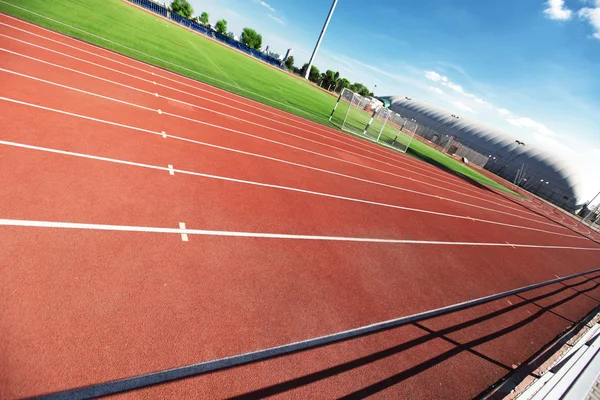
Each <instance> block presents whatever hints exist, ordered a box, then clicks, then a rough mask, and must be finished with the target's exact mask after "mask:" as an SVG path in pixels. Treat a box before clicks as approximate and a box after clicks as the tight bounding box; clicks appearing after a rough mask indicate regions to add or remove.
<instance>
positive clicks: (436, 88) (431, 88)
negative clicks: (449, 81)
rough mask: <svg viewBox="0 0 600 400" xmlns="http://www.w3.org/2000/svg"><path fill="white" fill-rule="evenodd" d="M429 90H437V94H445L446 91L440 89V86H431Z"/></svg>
mask: <svg viewBox="0 0 600 400" xmlns="http://www.w3.org/2000/svg"><path fill="white" fill-rule="evenodd" d="M429 90H431V91H432V92H435V93H437V94H444V91H443V90H442V89H440V88H439V87H434V86H430V87H429Z"/></svg>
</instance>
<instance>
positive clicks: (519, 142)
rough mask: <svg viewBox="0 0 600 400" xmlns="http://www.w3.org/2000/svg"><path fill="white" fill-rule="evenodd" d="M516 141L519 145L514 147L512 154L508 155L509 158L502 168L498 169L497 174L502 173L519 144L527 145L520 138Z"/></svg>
mask: <svg viewBox="0 0 600 400" xmlns="http://www.w3.org/2000/svg"><path fill="white" fill-rule="evenodd" d="M515 143H516V144H517V146H516V147H515V148H514V149H513V151H511V152H510V154H509V155H508V158H507V159H506V162H505V163H504V165H503V166H502V168H500V169H499V170H498V173H497V175H500V173H501V172H502V171H503V170H504V168H505V167H506V166H507V165H508V162H509V161H510V159H511V157H512V155H513V154H514V152H515V150H517V149H518V148H519V146H523V147H525V143H524V142H521V141H520V140H515Z"/></svg>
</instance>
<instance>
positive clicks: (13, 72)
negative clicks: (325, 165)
mask: <svg viewBox="0 0 600 400" xmlns="http://www.w3.org/2000/svg"><path fill="white" fill-rule="evenodd" d="M0 36H1V35H0ZM0 71H4V72H6V73H11V74H15V75H18V76H22V77H24V78H28V79H32V80H36V81H39V82H43V83H46V84H50V85H54V86H58V87H61V88H65V89H68V90H73V91H76V92H80V93H84V94H87V95H90V96H95V97H99V98H102V99H106V100H110V101H114V102H117V103H121V104H126V105H129V106H132V107H136V108H140V109H143V110H152V109H151V108H148V107H145V106H142V105H138V104H134V103H130V102H127V101H124V100H119V99H115V98H112V97H107V96H103V95H100V94H97V93H93V92H88V91H86V90H82V89H77V88H73V87H70V86H66V85H62V84H59V83H56V82H51V81H47V80H45V79H41V78H37V77H33V76H30V75H26V74H22V73H19V72H15V71H12V70H7V69H4V68H0ZM23 103H25V104H27V105H29V104H30V103H26V102H23ZM186 104H187V103H186ZM157 111H158V114H163V112H162V110H160V109H158V110H157ZM164 114H165V115H168V116H171V117H174V118H179V119H183V120H187V121H190V122H195V123H198V124H201V125H207V126H211V127H215V128H219V129H221V130H226V131H230V132H233V133H236V134H240V135H243V136H249V137H253V138H256V139H259V140H264V141H267V142H271V143H275V144H277V145H281V146H284V147H290V148H293V149H295V150H300V151H304V152H307V153H310V154H315V155H319V156H322V157H326V158H331V159H334V160H336V161H342V162H345V163H350V164H353V165H357V166H361V167H364V168H368V169H373V170H376V171H378V172H384V173H388V172H387V171H379V170H378V169H376V168H372V167H368V166H363V165H361V164H358V163H354V162H350V161H347V160H343V159H339V158H337V157H333V156H328V155H326V154H322V153H318V152H314V151H311V150H307V149H304V148H301V147H297V146H293V145H289V144H286V143H282V142H278V141H275V140H272V139H266V138H263V137H261V136H257V135H253V134H250V133H247V132H242V131H238V130H235V129H231V128H227V127H223V126H219V125H215V124H211V123H208V122H205V121H200V120H196V119H193V118H188V117H184V116H181V115H177V114H171V113H168V112H165V113H164ZM388 174H391V175H393V176H396V177H399V178H403V179H406V177H404V176H402V175H397V174H392V173H388ZM356 179H361V178H356ZM361 180H363V181H364V182H368V183H372V184H377V185H381V186H385V187H389V188H393V189H396V190H403V191H407V192H410V193H415V194H419V195H423V196H428V197H434V198H437V199H440V200H445V201H450V202H455V203H458V204H463V205H467V206H471V207H476V208H480V209H483V210H487V211H493V212H498V213H502V214H506V215H510V216H514V217H517V218H524V219H527V220H531V221H535V222H538V223H541V224H545V225H550V226H555V225H556V224H555V223H548V222H545V221H540V220H534V219H532V218H525V217H523V216H517V215H514V214H512V213H509V212H505V211H500V210H496V209H491V208H488V207H484V206H479V205H475V204H472V203H468V202H463V201H460V200H456V199H450V198H447V197H441V196H438V195H434V194H430V193H424V192H419V191H415V190H411V189H407V188H402V187H399V186H394V185H389V184H385V183H382V182H377V181H372V180H367V179H361ZM409 180H413V179H409ZM417 182H420V183H422V184H425V185H428V186H432V187H435V188H437V189H442V190H448V191H450V192H452V193H454V194H458V195H463V196H467V197H472V198H475V199H478V200H483V201H485V202H488V203H491V204H495V205H497V206H501V207H506V208H509V209H511V210H515V211H519V212H521V213H524V214H527V215H535V214H531V213H530V212H528V211H525V210H521V209H518V208H514V207H508V206H505V205H503V204H500V203H496V202H492V201H489V200H485V199H480V198H479V197H477V196H472V195H469V194H466V193H461V192H455V191H453V190H451V189H448V188H443V187H440V186H437V185H433V184H429V183H427V182H422V181H417ZM536 216H537V215H536ZM558 226H559V225H558Z"/></svg>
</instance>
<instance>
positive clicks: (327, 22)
mask: <svg viewBox="0 0 600 400" xmlns="http://www.w3.org/2000/svg"><path fill="white" fill-rule="evenodd" d="M337 2H338V0H333V4H331V9H330V10H329V14H328V15H327V19H326V20H325V24H324V25H323V29H321V34H320V35H319V40H317V44H316V45H315V49H314V50H313V52H312V56H310V60H309V61H308V67H306V72H304V79H308V74H310V68H311V67H312V65H313V61H315V57H316V56H317V51H319V46H320V45H321V41H322V40H323V36H325V31H326V30H327V25H329V20H330V19H331V16H332V15H333V10H335V6H336V5H337Z"/></svg>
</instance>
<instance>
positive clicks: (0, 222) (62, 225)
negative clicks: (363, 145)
mask: <svg viewBox="0 0 600 400" xmlns="http://www.w3.org/2000/svg"><path fill="white" fill-rule="evenodd" d="M180 224H181V223H180ZM0 226H13V227H15V226H16V227H35V228H59V229H87V230H100V231H121V232H144V233H171V234H179V235H181V234H187V235H203V236H225V237H242V238H262V239H289V240H308V241H332V242H362V243H391V244H413V245H416V244H422V245H439V246H473V247H508V246H514V247H518V248H531V249H558V250H583V251H600V247H574V246H551V245H539V244H512V245H509V244H506V243H493V242H452V241H439V240H412V239H385V238H368V237H352V236H325V235H298V234H288V233H266V232H242V231H223V230H206V229H188V228H185V229H184V228H163V227H149V226H132V225H108V224H89V223H78V222H58V221H35V220H22V219H7V218H3V219H0Z"/></svg>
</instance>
